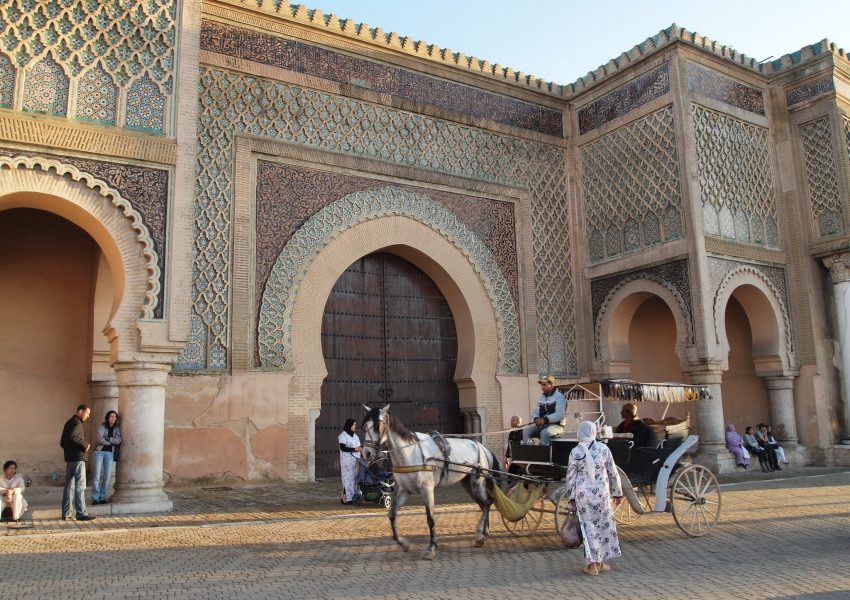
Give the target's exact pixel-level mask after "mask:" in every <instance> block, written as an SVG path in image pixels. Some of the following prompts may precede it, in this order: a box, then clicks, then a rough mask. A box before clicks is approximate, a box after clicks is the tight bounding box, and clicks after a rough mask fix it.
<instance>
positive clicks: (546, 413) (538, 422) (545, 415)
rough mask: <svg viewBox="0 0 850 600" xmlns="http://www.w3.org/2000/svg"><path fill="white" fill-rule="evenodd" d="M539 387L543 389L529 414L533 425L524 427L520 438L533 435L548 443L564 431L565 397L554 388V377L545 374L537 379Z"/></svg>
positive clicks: (526, 439) (542, 442)
mask: <svg viewBox="0 0 850 600" xmlns="http://www.w3.org/2000/svg"><path fill="white" fill-rule="evenodd" d="M537 383H539V384H540V389H541V390H542V391H543V393H542V394H540V397H539V398H538V399H537V406H536V407H535V408H534V412H533V413H532V414H531V418H532V420H533V422H534V424H533V425H531V426H529V427H528V428H527V429H524V430H523V432H522V439H523V440H524V441H526V442H527V441H529V440H530V439H531V438H533V437H539V438H540V443H541V444H544V445H546V446H548V445H549V440H550V438H552V437H555V436H558V435H560V434H562V433H563V432H564V425H563V421H564V415H565V414H566V412H567V399H566V398H565V397H564V394H562V393H561V392H560V391H559V390H556V389H555V377H554V376H553V375H547V376H546V377H544V378H543V379H538V380H537Z"/></svg>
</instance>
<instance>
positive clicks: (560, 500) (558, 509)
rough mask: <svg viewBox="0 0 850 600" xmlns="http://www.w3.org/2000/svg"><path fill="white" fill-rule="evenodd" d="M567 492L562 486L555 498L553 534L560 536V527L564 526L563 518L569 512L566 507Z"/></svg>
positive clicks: (567, 500)
mask: <svg viewBox="0 0 850 600" xmlns="http://www.w3.org/2000/svg"><path fill="white" fill-rule="evenodd" d="M567 491H568V490H567V487H566V486H564V487H563V488H562V489H561V491H560V492H558V495H557V496H556V497H555V533H557V534H558V535H561V526H562V525H563V524H564V517H565V516H566V514H567V513H568V512H570V511H569V509H568V507H567V505H568V503H569V499H568V498H567V495H568V494H567Z"/></svg>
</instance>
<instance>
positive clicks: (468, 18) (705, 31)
mask: <svg viewBox="0 0 850 600" xmlns="http://www.w3.org/2000/svg"><path fill="white" fill-rule="evenodd" d="M293 1H294V2H296V1H300V2H302V3H303V4H304V5H305V6H307V8H319V9H321V10H322V12H324V13H326V14H328V13H335V14H336V15H337V16H338V17H340V18H351V19H352V20H353V21H354V22H356V23H364V22H365V23H368V24H369V26H370V27H383V29H384V31H385V32H387V33H389V32H391V31H395V32H396V33H398V34H399V35H400V36H402V37H404V36H409V37H411V38H413V39H414V40H424V41H426V42H428V43H429V44H435V45H437V46H439V47H441V48H451V49H452V51H453V52H463V53H464V54H466V55H467V56H475V57H477V58H479V59H486V60H488V61H490V63H491V64H495V63H498V64H500V65H502V66H503V67H511V68H512V69H514V70H515V71H523V72H524V73H525V74H527V75H535V76H537V77H541V78H543V79H545V80H546V81H554V82H556V83H560V84H567V83H572V82H573V81H575V80H576V79H578V78H579V77H582V76H584V75H586V74H587V73H588V71H592V70H595V69H596V68H597V67H599V66H600V65H602V64H605V63H607V62H608V61H609V60H610V59H612V58H615V57H617V56H619V55H620V54H621V53H622V52H626V51H628V50H630V49H631V48H632V47H633V46H635V45H636V44H638V43H640V42H643V41H644V40H645V39H646V38H648V37H652V36H653V35H655V34H656V33H658V32H659V31H661V30H662V29H666V28H667V27H669V26H670V25H671V24H673V23H676V24H677V25H679V26H680V27H684V28H686V29H688V30H689V31H695V32H697V33H699V34H701V35H704V36H706V37H709V38H711V39H712V40H715V41H717V42H720V43H721V44H725V45H727V46H731V47H732V48H734V49H735V50H737V51H738V52H741V53H743V54H746V55H747V56H751V57H753V58H755V59H756V60H758V61H761V60H764V59H767V58H769V57H773V58H779V57H780V56H782V55H783V54H788V53H790V52H794V51H796V50H799V49H800V48H802V47H803V46H807V45H809V44H812V43H814V42H817V41H820V40H822V39H824V38H828V39H829V40H830V41H832V42H834V43H835V44H836V45H837V46H839V47H843V48H847V49H848V50H850V0H794V1H791V0H773V1H771V2H765V1H763V0H737V1H734V2H733V1H730V0H703V1H702V2H695V1H693V0H684V1H683V0H679V2H676V1H671V0H666V1H659V0H634V1H632V2H625V1H622V0H608V1H604V2H603V1H599V0H596V1H595V2H594V1H587V0H585V1H583V2H576V1H574V0H561V1H556V0H511V1H507V0H487V1H484V0H470V1H465V2H464V1H463V0H456V1H449V0H428V1H425V0H419V1H411V0H293Z"/></svg>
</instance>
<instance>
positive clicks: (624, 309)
mask: <svg viewBox="0 0 850 600" xmlns="http://www.w3.org/2000/svg"><path fill="white" fill-rule="evenodd" d="M651 296H655V297H658V298H660V299H661V300H662V301H663V302H664V303H665V304H666V305H667V307H668V308H669V309H670V312H671V313H672V314H673V320H674V322H675V324H676V348H675V351H676V355H677V356H678V357H679V364H680V366H681V368H682V370H683V371H685V370H686V367H687V365H688V363H689V362H691V359H692V358H693V355H695V350H696V348H695V336H694V330H693V320H692V318H691V311H690V309H689V308H688V304H687V302H686V301H685V299H684V298H683V297H682V295H681V294H680V293H679V291H678V290H677V289H676V288H675V287H673V286H672V285H671V284H670V283H668V282H667V281H665V280H664V279H662V278H661V277H658V276H656V275H652V274H647V273H641V274H638V275H634V276H632V277H626V278H624V279H623V280H622V281H620V282H618V283H617V285H616V286H614V287H613V288H612V289H611V290H610V291H609V292H608V294H607V295H606V296H605V299H604V300H603V302H602V304H601V307H600V309H599V315H598V316H597V318H596V323H595V326H594V346H595V348H594V349H595V354H596V356H595V359H596V361H597V362H598V363H599V364H600V365H602V366H607V367H608V368H609V369H610V368H611V366H612V365H614V364H617V363H621V364H622V363H630V362H631V350H630V349H629V325H630V324H631V321H632V319H633V318H634V314H635V312H636V311H637V309H638V308H639V307H640V306H641V305H642V304H643V303H644V302H645V301H646V300H647V299H649V298H650V297H651Z"/></svg>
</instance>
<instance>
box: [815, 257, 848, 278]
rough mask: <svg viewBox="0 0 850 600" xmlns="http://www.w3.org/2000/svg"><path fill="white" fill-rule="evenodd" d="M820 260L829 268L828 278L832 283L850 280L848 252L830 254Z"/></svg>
mask: <svg viewBox="0 0 850 600" xmlns="http://www.w3.org/2000/svg"><path fill="white" fill-rule="evenodd" d="M821 260H822V261H823V264H824V266H825V267H826V268H827V269H829V280H830V281H831V282H832V283H844V282H850V252H841V253H838V254H832V255H830V256H825V257H824V258H822V259H821Z"/></svg>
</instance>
